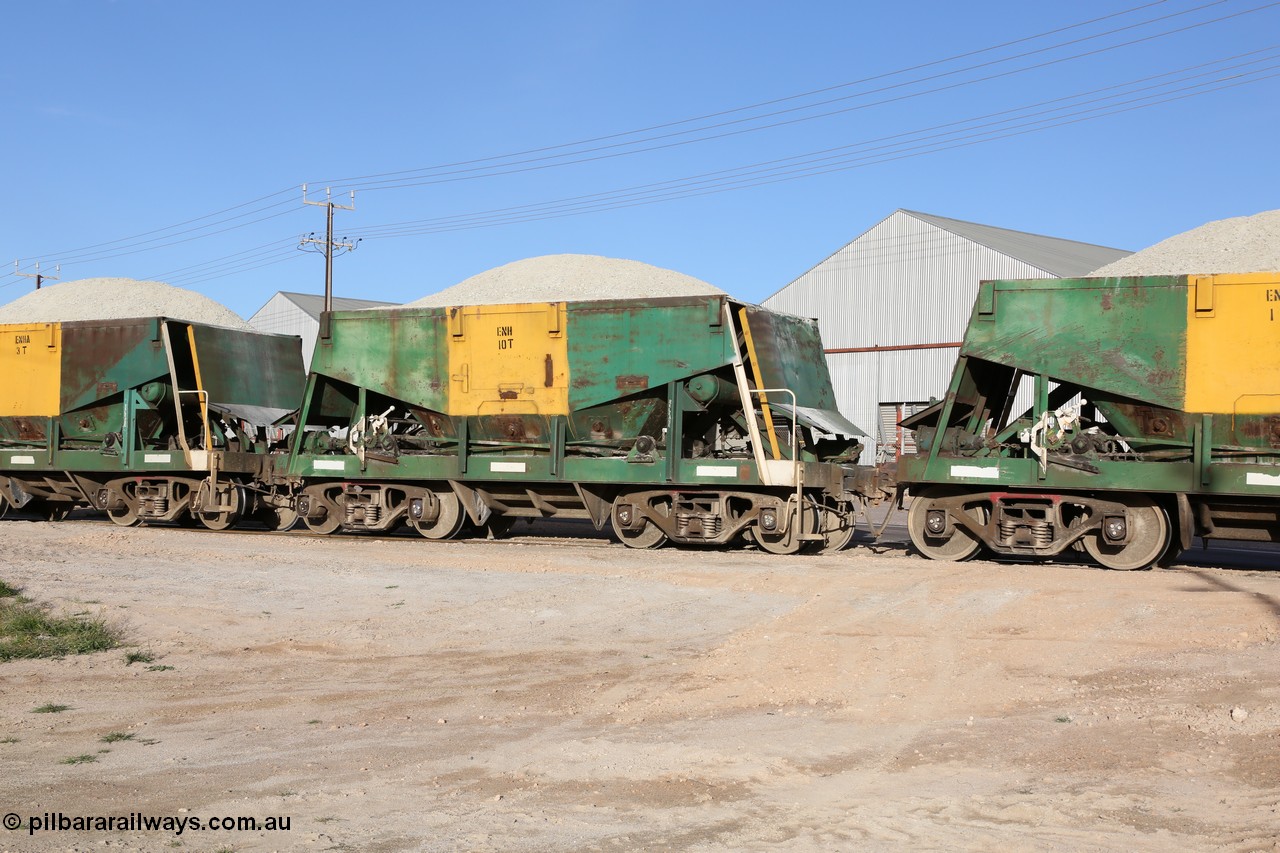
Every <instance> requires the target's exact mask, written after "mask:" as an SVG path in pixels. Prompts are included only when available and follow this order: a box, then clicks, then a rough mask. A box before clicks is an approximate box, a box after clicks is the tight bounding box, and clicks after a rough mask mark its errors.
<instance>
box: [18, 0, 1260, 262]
mask: <svg viewBox="0 0 1280 853" xmlns="http://www.w3.org/2000/svg"><path fill="white" fill-rule="evenodd" d="M1167 2H1169V0H1156V2H1148V3H1143V4H1139V5H1137V6H1133V7H1130V8H1126V9H1122V10H1120V11H1117V12H1114V13H1110V14H1107V15H1102V16H1097V17H1094V18H1090V19H1087V20H1084V21H1079V22H1076V23H1072V24H1067V25H1064V26H1061V27H1057V28H1054V29H1050V30H1046V31H1043V32H1040V33H1035V34H1033V35H1029V36H1024V37H1021V38H1018V39H1013V40H1011V41H1006V42H1002V43H999V44H995V45H991V46H989V47H984V48H980V49H976V50H971V51H966V52H963V53H959V54H955V55H953V56H949V57H944V58H942V59H937V60H932V61H929V62H925V63H918V64H916V65H912V66H908V67H905V68H901V69H897V70H894V71H887V72H883V73H879V74H875V75H870V76H867V77H864V78H861V79H859V80H855V81H849V82H846V83H840V84H835V85H832V86H826V87H822V88H819V89H812V90H809V91H806V92H802V93H798V94H795V95H788V96H784V97H781V98H774V99H771V100H766V101H760V102H756V103H753V104H749V105H746V106H741V107H734V108H730V109H727V110H721V111H718V112H713V113H707V114H704V115H700V116H695V117H691V118H686V119H679V120H675V121H671V122H665V123H661V124H656V125H649V126H646V127H642V128H638V129H635V130H630V131H623V132H619V133H614V134H608V135H605V136H596V137H591V138H588V139H584V140H579V141H577V142H570V143H563V144H560V145H554V146H547V147H543V148H537V149H528V150H526V151H522V152H515V153H512V154H505V155H494V156H491V157H486V158H480V159H477V160H471V161H465V162H462V163H453V164H442V165H438V166H431V167H422V168H419V169H412V170H405V171H403V172H393V173H383V174H381V175H370V176H364V177H362V178H348V179H343V180H342V181H333V182H329V183H330V184H331V185H339V184H340V185H342V187H344V188H346V187H347V185H348V184H349V183H351V182H353V181H364V180H366V179H368V178H381V177H386V176H388V175H401V174H403V175H409V174H416V175H421V174H424V173H427V172H433V171H439V170H441V169H446V168H452V167H455V166H463V165H472V164H477V163H483V162H495V163H496V162H498V161H509V160H511V159H513V158H515V157H520V156H524V155H526V154H533V153H539V152H547V151H553V150H561V149H580V148H581V147H582V146H584V145H588V144H593V143H596V142H600V141H604V140H610V139H620V138H623V137H628V136H636V135H639V134H645V133H650V132H652V131H655V130H662V129H665V128H671V127H677V126H682V125H688V124H695V123H698V122H704V121H706V120H709V119H716V118H721V117H724V116H729V115H735V114H741V113H744V112H750V111H752V110H758V109H761V108H765V107H770V106H774V105H777V104H782V103H788V102H794V101H797V100H802V99H805V98H811V97H813V96H815V95H820V94H824V93H827V92H831V91H836V90H840V89H845V88H850V87H853V86H858V85H863V84H866V83H870V82H875V81H878V80H883V79H888V78H891V77H894V76H897V75H901V74H907V73H912V72H915V71H920V70H923V69H928V68H932V67H937V66H942V65H945V64H946V63H950V62H956V61H960V60H964V59H967V58H971V57H974V56H978V55H982V54H987V53H992V52H995V51H998V50H1003V49H1006V48H1009V47H1014V46H1017V45H1020V44H1026V43H1029V42H1033V41H1036V40H1039V39H1044V38H1048V37H1052V36H1055V35H1058V34H1061V33H1065V32H1069V31H1072V30H1077V29H1080V28H1083V27H1087V26H1090V25H1093V24H1097V23H1100V22H1103V21H1107V20H1112V19H1115V18H1119V17H1122V16H1125V15H1130V14H1134V13H1137V12H1141V11H1143V10H1146V9H1150V8H1153V7H1156V6H1163V5H1165V4H1166V3H1167ZM1227 2H1229V0H1214V2H1210V3H1203V4H1200V5H1197V6H1194V7H1192V8H1190V9H1186V10H1183V11H1179V12H1173V13H1170V14H1168V15H1163V16H1160V17H1157V18H1154V19H1150V20H1147V21H1143V22H1139V23H1137V24H1132V25H1129V26H1126V27H1122V28H1119V29H1117V30H1109V31H1107V32H1105V33H1099V34H1095V35H1092V36H1085V37H1081V38H1077V39H1073V40H1070V41H1067V42H1062V43H1060V44H1057V45H1051V46H1049V47H1045V48H1040V49H1037V50H1036V51H1029V52H1027V53H1024V54H1018V55H1017V56H1025V55H1030V54H1031V53H1040V52H1044V51H1047V50H1052V49H1057V48H1060V47H1063V46H1065V45H1070V44H1075V43H1079V42H1081V41H1087V40H1090V39H1095V38H1100V37H1102V36H1105V35H1109V34H1114V33H1115V32H1119V31H1122V30H1127V29H1133V28H1135V27H1140V26H1148V25H1150V24H1153V23H1157V22H1159V21H1162V20H1167V19H1169V18H1173V17H1178V16H1181V15H1186V14H1190V13H1192V12H1196V11H1199V10H1202V9H1206V8H1209V7H1211V6H1217V5H1222V4H1224V3H1227ZM1270 5H1276V4H1270ZM1259 8H1266V7H1259ZM1257 10H1258V9H1252V10H1248V11H1249V12H1251V11H1257ZM1247 13H1248V12H1242V13H1239V14H1247ZM1205 23H1211V22H1205ZM1201 25H1203V24H1201ZM1014 58H1017V57H1016V56H1015V57H1006V58H1004V59H1001V60H995V61H994V62H1005V61H1010V60H1011V59H1014ZM975 67H981V66H975ZM963 70H964V69H959V70H957V71H951V72H946V75H950V74H955V73H960V72H961V71H963ZM946 75H935V76H946ZM921 79H925V80H927V79H932V78H921ZM913 82H915V83H918V82H920V81H919V80H916V81H913ZM910 84H911V83H906V84H897V86H901V85H910ZM866 94H868V93H860V94H858V95H850V96H846V98H851V97H862V96H865V95H866ZM815 106H818V104H810V105H807V106H805V107H797V108H795V109H812V108H814V107H815ZM764 117H765V116H755V117H753V118H751V119H742V120H740V121H759V120H760V119H761V118H764ZM816 117H822V116H815V118H816ZM706 129H707V128H705V127H704V128H701V130H706ZM761 129H763V128H761ZM698 131H699V128H692V129H690V130H686V131H681V133H694V132H698ZM711 138H719V137H708V139H711ZM640 141H643V140H636V141H633V142H631V143H626V144H629V145H633V146H634V145H636V144H638V143H639V142H640ZM690 141H691V142H692V141H706V140H705V139H700V140H690ZM645 150H650V149H645ZM579 153H581V152H579ZM634 153H640V151H636V152H634ZM559 156H561V157H563V156H568V155H567V154H566V155H559ZM507 165H510V164H509V163H508V164H507ZM506 173H507V172H497V174H506ZM403 185H404V186H414V185H417V184H412V183H411V184H403ZM291 192H292V191H290V190H278V191H276V192H274V193H270V194H267V195H265V196H261V197H259V198H257V199H254V200H252V201H248V202H244V203H242V204H239V205H234V206H232V207H227V208H223V209H221V210H219V211H215V212H214V213H210V214H206V215H204V216H200V217H195V218H193V219H188V220H185V221H183V222H180V223H177V224H175V225H171V226H166V227H163V228H157V229H153V230H150V231H146V232H142V233H140V234H136V235H133V236H132V237H124V238H119V239H116V240H111V241H107V242H103V243H96V244H92V245H88V246H81V247H79V248H76V249H70V250H63V251H60V252H46V253H41V256H42V257H56V258H58V259H59V260H61V261H62V262H63V263H66V264H75V263H92V262H98V261H102V260H106V259H110V258H115V257H120V256H124V255H130V254H136V253H138V252H141V251H150V250H152V249H160V248H166V247H169V246H172V245H176V244H180V243H185V242H189V241H190V240H194V239H202V238H204V237H210V236H214V235H217V234H222V233H225V232H226V231H227V230H230V229H217V230H214V229H215V226H217V225H223V224H228V223H230V222H234V221H236V220H238V219H244V218H247V217H253V216H257V215H258V214H260V213H264V212H266V211H268V210H272V209H275V208H277V207H281V206H287V205H291V202H290V201H287V200H277V201H276V202H275V203H273V204H269V205H263V203H264V202H268V201H271V200H272V199H280V197H282V196H285V195H287V194H291ZM244 208H253V209H252V210H247V211H244V212H242V213H236V211H241V210H243V209H244ZM291 212H294V211H293V210H290V211H285V212H283V213H281V214H279V215H284V213H291ZM227 214H234V215H232V216H227ZM218 217H222V218H220V219H217V218H218ZM263 218H269V217H263ZM263 218H256V219H251V220H249V221H246V222H243V223H242V224H241V225H235V226H231V227H233V228H234V227H242V225H250V224H254V223H256V222H260V221H263ZM214 219H216V221H213V222H206V220H214ZM197 223H203V224H197ZM187 226H193V227H187ZM143 238H150V239H143ZM179 238H185V239H179ZM9 275H12V273H10V274H9Z"/></svg>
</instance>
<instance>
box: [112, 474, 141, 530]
mask: <svg viewBox="0 0 1280 853" xmlns="http://www.w3.org/2000/svg"><path fill="white" fill-rule="evenodd" d="M117 487H118V488H119V492H118V494H119V496H120V500H119V502H118V503H117V504H116V506H114V507H111V506H108V507H107V518H109V519H111V523H112V524H115V525H118V526H120V527H136V526H137V525H139V524H141V523H142V517H141V516H139V515H138V499H137V492H136V491H134V489H133V488H132V484H129V483H125V484H119V483H117Z"/></svg>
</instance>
